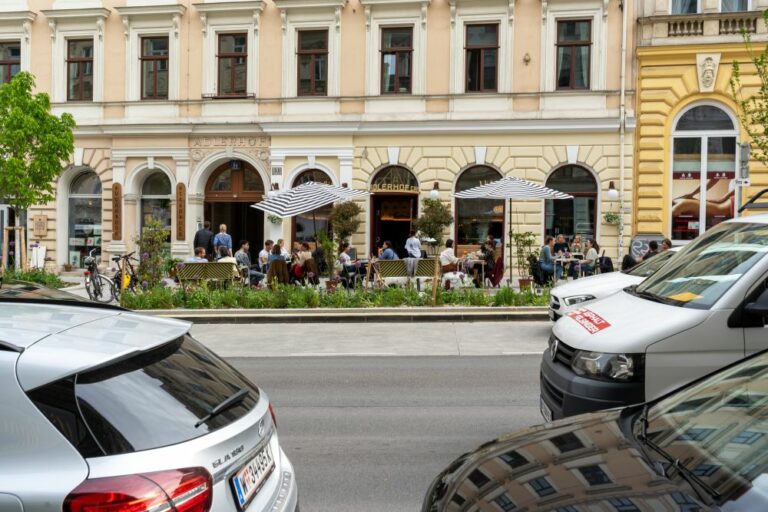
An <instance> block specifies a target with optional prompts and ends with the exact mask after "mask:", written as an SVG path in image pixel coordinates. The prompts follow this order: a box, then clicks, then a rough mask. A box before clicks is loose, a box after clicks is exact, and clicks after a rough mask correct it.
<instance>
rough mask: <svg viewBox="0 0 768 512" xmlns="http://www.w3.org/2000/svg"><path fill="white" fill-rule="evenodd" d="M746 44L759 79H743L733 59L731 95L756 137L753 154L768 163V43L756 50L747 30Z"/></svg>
mask: <svg viewBox="0 0 768 512" xmlns="http://www.w3.org/2000/svg"><path fill="white" fill-rule="evenodd" d="M763 19H764V20H765V21H766V23H768V11H764V12H763ZM742 35H743V37H744V44H745V45H746V47H747V53H748V55H749V63H750V64H752V66H754V67H755V76H756V77H757V79H758V82H757V83H752V80H749V81H747V83H745V81H743V80H742V74H741V64H740V63H739V62H737V61H734V63H733V73H732V74H731V80H730V85H731V95H732V96H733V99H734V101H736V103H737V104H738V106H739V113H738V115H739V120H740V122H741V125H742V126H743V127H744V131H746V132H747V134H749V136H750V138H751V139H752V155H753V156H754V157H755V158H756V159H757V160H759V161H760V162H762V163H763V164H765V165H768V45H765V44H761V45H760V46H761V47H762V51H761V52H760V53H756V52H755V49H754V47H753V46H752V38H751V35H750V34H749V33H748V32H746V31H743V32H742ZM755 87H757V90H756V91H754V94H751V95H748V96H747V97H746V98H745V97H744V92H745V89H747V90H749V89H753V90H754V88H755Z"/></svg>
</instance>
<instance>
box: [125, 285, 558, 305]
mask: <svg viewBox="0 0 768 512" xmlns="http://www.w3.org/2000/svg"><path fill="white" fill-rule="evenodd" d="M121 303H122V305H123V306H124V307H126V308H129V309H136V310H142V309H175V308H185V309H231V308H244V309H306V308H375V307H399V306H413V307H418V306H431V305H432V292H431V291H430V290H426V291H424V292H419V291H417V290H415V289H412V288H386V289H383V290H368V291H364V290H361V289H358V290H351V291H344V290H338V291H336V292H335V293H326V292H325V291H319V290H316V289H314V288H301V287H296V286H282V287H278V288H277V289H275V290H269V289H259V290H254V289H247V288H246V289H239V288H233V289H224V290H218V289H217V290H210V289H206V288H204V287H200V288H193V289H191V290H184V289H182V288H164V287H156V288H150V289H148V290H144V291H139V292H136V293H124V294H123V295H122V296H121ZM548 303H549V293H548V292H547V291H545V292H544V293H543V294H542V295H536V294H535V293H532V292H517V291H515V290H513V289H512V288H502V289H501V290H499V291H497V292H496V293H495V294H489V293H487V292H486V291H483V290H477V289H466V290H440V291H439V292H438V294H437V304H438V305H440V306H488V307H502V306H546V305H547V304H548Z"/></svg>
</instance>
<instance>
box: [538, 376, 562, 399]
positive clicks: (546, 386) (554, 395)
mask: <svg viewBox="0 0 768 512" xmlns="http://www.w3.org/2000/svg"><path fill="white" fill-rule="evenodd" d="M541 390H542V391H543V392H544V394H545V395H546V396H547V397H548V398H549V399H550V400H551V401H552V402H554V403H555V404H557V405H558V406H562V405H563V393H562V392H560V391H559V390H558V389H557V388H556V387H555V386H553V385H552V384H551V383H550V382H549V381H548V380H547V378H546V377H544V375H542V376H541Z"/></svg>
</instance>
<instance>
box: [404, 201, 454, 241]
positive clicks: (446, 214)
mask: <svg viewBox="0 0 768 512" xmlns="http://www.w3.org/2000/svg"><path fill="white" fill-rule="evenodd" d="M451 224H453V215H451V211H450V210H449V209H448V207H447V206H446V205H444V204H443V203H442V201H440V200H439V199H432V198H425V199H422V200H421V215H419V218H418V219H416V220H415V221H413V227H414V229H416V230H418V231H420V232H421V234H422V235H423V236H425V237H427V238H432V239H434V240H435V242H434V243H435V244H436V245H441V244H442V243H443V231H444V230H445V228H447V227H448V226H450V225H451Z"/></svg>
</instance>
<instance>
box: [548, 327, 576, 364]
mask: <svg viewBox="0 0 768 512" xmlns="http://www.w3.org/2000/svg"><path fill="white" fill-rule="evenodd" d="M555 341H557V352H556V353H555V361H558V362H560V363H562V364H564V365H565V366H567V367H569V368H570V367H571V362H572V361H573V355H574V354H575V353H576V349H575V348H573V347H569V346H568V345H566V344H565V343H563V342H562V341H561V340H560V339H559V338H557V337H556V336H555V335H554V334H552V335H550V337H549V349H550V351H551V350H552V347H553V345H554V344H555Z"/></svg>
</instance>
